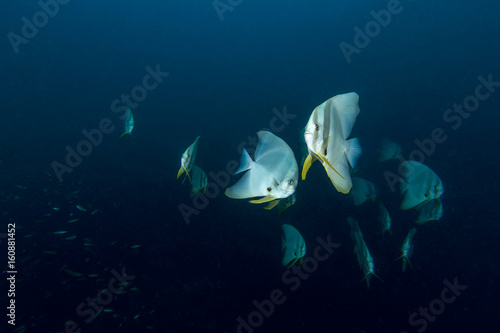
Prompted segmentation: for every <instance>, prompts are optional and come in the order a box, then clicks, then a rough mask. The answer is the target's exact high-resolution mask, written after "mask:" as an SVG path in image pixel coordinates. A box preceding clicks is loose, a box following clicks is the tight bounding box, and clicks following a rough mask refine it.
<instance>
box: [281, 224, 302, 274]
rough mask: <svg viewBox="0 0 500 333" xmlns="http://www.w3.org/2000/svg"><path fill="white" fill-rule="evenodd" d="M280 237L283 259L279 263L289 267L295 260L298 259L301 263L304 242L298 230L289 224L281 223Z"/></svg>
mask: <svg viewBox="0 0 500 333" xmlns="http://www.w3.org/2000/svg"><path fill="white" fill-rule="evenodd" d="M281 230H282V239H281V252H282V255H283V259H282V260H281V264H282V265H283V266H287V267H288V268H290V267H291V266H293V265H294V264H295V263H296V262H297V261H299V260H300V263H302V260H303V259H302V258H303V257H304V256H305V254H306V243H305V242H304V238H302V235H301V234H300V232H299V231H298V230H297V229H295V228H294V227H293V226H291V225H289V224H283V225H282V226H281Z"/></svg>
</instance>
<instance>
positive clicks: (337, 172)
mask: <svg viewBox="0 0 500 333" xmlns="http://www.w3.org/2000/svg"><path fill="white" fill-rule="evenodd" d="M358 100H359V96H358V94H356V93H355V92H351V93H347V94H342V95H337V96H334V97H332V98H330V99H329V100H327V101H326V102H324V103H323V104H321V105H319V106H318V107H316V108H315V109H314V111H313V112H312V114H311V116H310V118H309V121H308V122H307V125H306V130H305V132H304V140H305V141H306V144H307V149H308V151H309V155H308V156H307V158H306V160H305V162H304V166H303V168H302V179H305V178H306V174H307V171H308V170H309V168H310V166H311V164H312V163H313V162H314V161H315V160H317V159H318V160H320V162H321V164H322V165H323V167H324V168H325V170H326V173H327V174H328V177H330V180H331V181H332V184H333V186H335V188H336V189H337V191H339V192H342V193H345V194H347V193H349V191H350V190H351V187H352V182H351V176H350V170H349V165H350V166H351V167H353V168H354V167H355V164H356V161H357V160H358V158H359V156H360V155H361V146H360V145H359V142H358V139H356V138H354V139H350V140H347V138H348V137H349V134H351V130H352V127H353V126H354V122H355V121H356V117H357V116H358V114H359V106H358Z"/></svg>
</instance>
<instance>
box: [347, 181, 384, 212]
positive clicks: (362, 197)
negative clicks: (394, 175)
mask: <svg viewBox="0 0 500 333" xmlns="http://www.w3.org/2000/svg"><path fill="white" fill-rule="evenodd" d="M349 196H350V197H351V198H352V201H353V202H354V205H356V206H359V205H361V204H362V203H364V202H365V201H366V200H371V201H372V202H373V201H375V199H376V198H377V190H376V189H375V185H374V184H373V183H372V182H371V181H369V180H366V179H363V178H359V177H352V189H351V191H350V192H349Z"/></svg>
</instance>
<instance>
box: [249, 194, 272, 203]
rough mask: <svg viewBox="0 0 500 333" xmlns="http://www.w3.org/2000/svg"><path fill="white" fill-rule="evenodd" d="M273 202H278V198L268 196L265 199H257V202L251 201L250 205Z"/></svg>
mask: <svg viewBox="0 0 500 333" xmlns="http://www.w3.org/2000/svg"><path fill="white" fill-rule="evenodd" d="M273 200H276V198H275V197H273V196H272V195H270V194H268V195H266V196H265V197H263V198H260V199H257V200H250V203H253V204H261V203H265V202H269V201H273Z"/></svg>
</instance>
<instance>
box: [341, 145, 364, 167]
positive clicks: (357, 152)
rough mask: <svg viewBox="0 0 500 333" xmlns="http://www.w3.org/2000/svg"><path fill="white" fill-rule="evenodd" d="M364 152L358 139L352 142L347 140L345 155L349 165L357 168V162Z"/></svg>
mask: <svg viewBox="0 0 500 333" xmlns="http://www.w3.org/2000/svg"><path fill="white" fill-rule="evenodd" d="M362 152H363V149H361V145H360V144H359V140H358V138H352V139H350V140H347V147H346V148H345V155H346V156H347V160H348V161H349V164H350V165H351V167H352V168H355V167H356V162H357V161H358V159H359V157H360V156H361V153H362Z"/></svg>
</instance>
